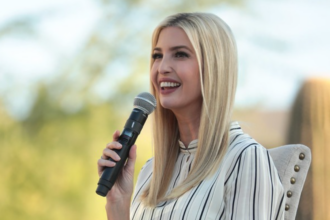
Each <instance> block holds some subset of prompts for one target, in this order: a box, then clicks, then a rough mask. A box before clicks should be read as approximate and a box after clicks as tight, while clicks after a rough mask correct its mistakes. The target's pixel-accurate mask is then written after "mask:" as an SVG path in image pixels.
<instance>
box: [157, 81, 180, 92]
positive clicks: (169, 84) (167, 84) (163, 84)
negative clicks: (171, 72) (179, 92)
mask: <svg viewBox="0 0 330 220" xmlns="http://www.w3.org/2000/svg"><path fill="white" fill-rule="evenodd" d="M179 86H181V84H180V83H174V82H161V83H160V88H161V90H166V89H174V88H178V87H179Z"/></svg>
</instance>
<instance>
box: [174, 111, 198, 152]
mask: <svg viewBox="0 0 330 220" xmlns="http://www.w3.org/2000/svg"><path fill="white" fill-rule="evenodd" d="M174 114H175V116H176V119H177V121H178V127H179V133H180V141H181V142H182V143H183V144H184V145H185V147H188V145H189V143H190V142H191V141H193V140H195V139H197V138H198V131H199V125H200V115H201V114H200V112H199V113H197V114H196V112H191V111H190V112H187V111H185V112H184V113H183V114H179V113H177V112H174Z"/></svg>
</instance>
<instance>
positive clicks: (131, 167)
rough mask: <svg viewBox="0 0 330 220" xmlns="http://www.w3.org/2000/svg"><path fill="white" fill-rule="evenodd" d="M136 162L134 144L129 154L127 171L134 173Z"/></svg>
mask: <svg viewBox="0 0 330 220" xmlns="http://www.w3.org/2000/svg"><path fill="white" fill-rule="evenodd" d="M135 162H136V145H135V144H134V145H133V146H132V147H131V149H130V151H129V154H128V160H127V163H126V166H125V169H127V171H129V172H132V173H134V167H135Z"/></svg>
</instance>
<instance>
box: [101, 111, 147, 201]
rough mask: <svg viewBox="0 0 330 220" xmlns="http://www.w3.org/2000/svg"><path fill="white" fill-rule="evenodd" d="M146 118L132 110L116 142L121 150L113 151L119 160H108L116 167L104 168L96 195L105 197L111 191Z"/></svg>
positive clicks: (139, 112)
mask: <svg viewBox="0 0 330 220" xmlns="http://www.w3.org/2000/svg"><path fill="white" fill-rule="evenodd" d="M147 117H148V115H146V114H142V111H141V110H136V109H134V110H133V112H132V114H131V117H130V118H129V119H128V120H127V122H126V124H125V128H124V130H123V132H122V134H121V135H120V136H119V138H118V142H119V143H120V144H121V145H122V148H121V149H114V151H115V152H116V153H117V154H118V155H119V157H120V160H119V161H114V160H113V159H111V158H109V159H108V160H110V161H113V162H115V163H116V165H115V166H114V167H106V168H105V169H104V171H103V173H102V175H101V177H100V180H99V182H98V187H97V189H96V193H97V194H98V195H100V196H103V197H105V196H106V195H107V194H108V191H109V190H111V188H112V186H113V185H114V184H115V182H116V179H117V177H118V174H119V173H120V171H121V170H122V168H123V166H124V164H125V162H126V160H127V158H128V154H129V151H130V149H131V147H132V146H133V145H134V143H135V141H136V139H137V137H138V136H139V134H140V131H141V130H142V127H143V125H144V122H145V121H146V119H147ZM136 119H142V120H136ZM139 122H140V123H139Z"/></svg>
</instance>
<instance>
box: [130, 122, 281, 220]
mask: <svg viewBox="0 0 330 220" xmlns="http://www.w3.org/2000/svg"><path fill="white" fill-rule="evenodd" d="M229 136H230V138H229V148H228V151H227V153H226V155H225V157H224V159H223V161H222V162H221V164H220V165H219V168H218V170H217V172H216V173H215V174H214V175H213V176H211V177H210V178H207V179H204V180H203V181H202V182H201V183H200V184H199V185H197V186H196V187H194V188H192V189H191V190H189V191H188V192H186V193H185V194H183V195H182V196H181V197H179V198H177V199H174V200H171V201H166V202H163V203H161V204H158V205H157V206H156V207H155V208H149V207H145V206H144V205H143V204H142V203H141V201H140V200H139V196H140V195H141V193H142V192H143V190H144V188H145V187H146V185H147V184H148V182H149V181H150V179H151V176H152V171H153V167H152V163H153V160H152V159H151V160H149V161H147V163H146V164H145V165H144V167H143V168H142V170H141V172H140V174H139V177H138V181H137V183H136V186H135V192H134V194H133V200H132V205H131V209H130V218H131V219H132V220H140V219H146V220H149V219H150V220H151V219H157V220H160V219H162V220H167V219H180V220H181V219H187V220H193V219H238V220H245V219H246V220H249V219H258V220H267V219H284V204H285V196H284V189H283V186H282V183H281V180H280V178H279V176H278V173H277V170H276V168H275V165H274V163H273V161H272V158H271V157H270V155H269V153H268V151H267V149H265V148H264V147H263V146H261V145H260V144H258V143H257V142H256V141H255V140H254V139H252V138H251V137H250V136H249V135H247V134H244V133H243V131H242V129H241V128H240V126H239V124H238V123H237V122H233V123H232V124H231V127H230V134H229ZM197 142H198V141H197V140H194V141H192V142H191V143H190V144H189V146H188V147H187V148H186V147H185V146H184V145H183V143H182V142H180V141H179V144H180V153H179V156H178V159H177V161H176V164H175V170H174V172H173V177H172V180H171V182H170V186H169V190H171V189H173V188H174V187H175V186H177V185H178V184H180V183H181V182H182V181H183V180H184V179H185V178H186V177H187V175H188V173H189V171H190V168H191V165H192V162H193V160H194V156H195V152H196V149H197Z"/></svg>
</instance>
